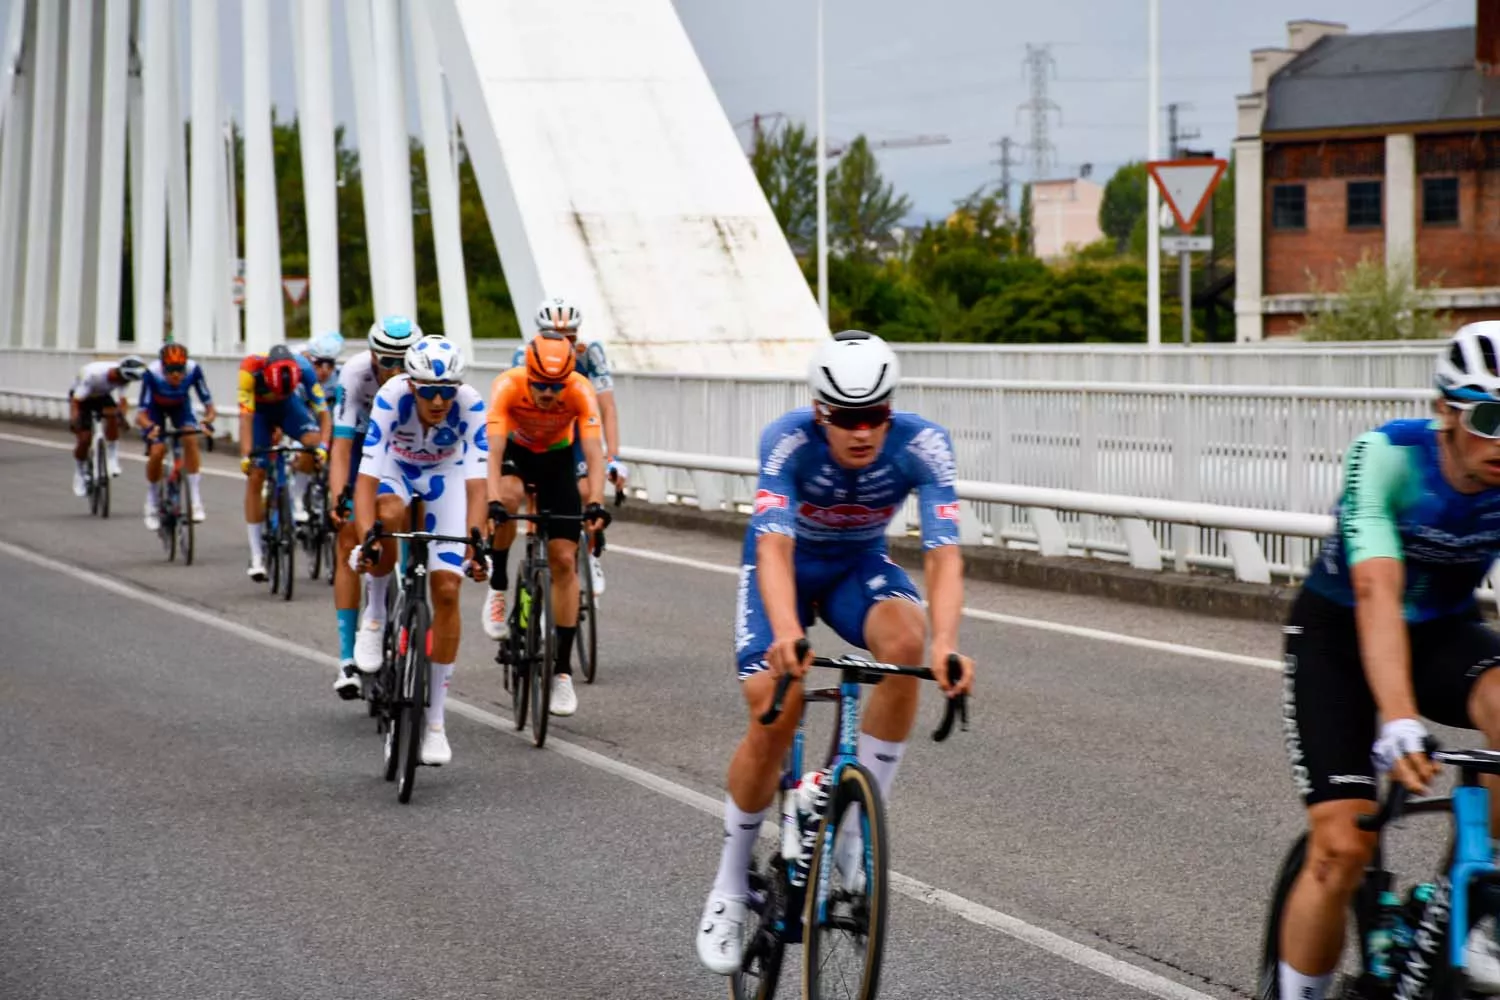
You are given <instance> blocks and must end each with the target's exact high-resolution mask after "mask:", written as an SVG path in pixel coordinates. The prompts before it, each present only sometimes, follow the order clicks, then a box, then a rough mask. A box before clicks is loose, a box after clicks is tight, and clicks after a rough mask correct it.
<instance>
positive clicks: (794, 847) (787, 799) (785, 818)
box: [781, 785, 802, 862]
mask: <svg viewBox="0 0 1500 1000" xmlns="http://www.w3.org/2000/svg"><path fill="white" fill-rule="evenodd" d="M797 803H798V795H797V786H796V785H793V786H792V787H791V788H788V789H786V790H785V791H783V792H782V793H781V856H782V857H783V858H785V859H786V860H787V861H790V862H797V861H800V860H802V829H801V824H800V823H799V822H798V818H797V812H798V807H797Z"/></svg>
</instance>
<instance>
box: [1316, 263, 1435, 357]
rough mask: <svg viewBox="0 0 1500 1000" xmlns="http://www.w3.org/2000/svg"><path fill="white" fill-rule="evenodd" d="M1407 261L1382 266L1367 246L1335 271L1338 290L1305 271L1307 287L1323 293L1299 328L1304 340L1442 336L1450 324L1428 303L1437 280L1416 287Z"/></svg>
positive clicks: (1318, 294)
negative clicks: (1325, 287) (1328, 289)
mask: <svg viewBox="0 0 1500 1000" xmlns="http://www.w3.org/2000/svg"><path fill="white" fill-rule="evenodd" d="M1411 273H1412V270H1411V267H1410V266H1409V263H1408V262H1406V261H1399V260H1398V261H1396V262H1395V263H1394V266H1393V267H1391V268H1389V269H1387V267H1386V263H1385V261H1384V260H1382V259H1381V258H1380V257H1379V256H1377V255H1374V254H1371V253H1369V252H1368V251H1367V252H1366V253H1365V254H1364V256H1362V257H1361V258H1360V260H1359V263H1358V264H1355V265H1354V266H1353V267H1349V268H1345V269H1344V270H1343V271H1341V272H1340V273H1339V276H1338V284H1339V291H1338V292H1336V293H1334V294H1333V295H1329V294H1328V293H1325V292H1323V291H1321V290H1320V289H1319V287H1318V283H1317V281H1316V280H1315V279H1314V278H1313V277H1312V275H1311V274H1309V275H1308V288H1309V290H1310V291H1311V292H1312V293H1313V294H1314V295H1315V296H1318V297H1319V298H1322V299H1323V302H1322V303H1321V307H1320V308H1319V310H1318V311H1317V312H1315V313H1313V315H1312V317H1311V318H1310V319H1309V320H1308V321H1307V322H1306V323H1305V324H1303V326H1302V327H1301V329H1300V330H1299V331H1298V332H1299V333H1301V334H1302V336H1303V337H1304V338H1306V339H1307V340H1416V339H1423V338H1430V337H1441V336H1443V334H1444V333H1446V332H1447V330H1448V328H1449V327H1450V326H1451V322H1450V317H1449V316H1448V314H1447V313H1444V312H1439V311H1438V310H1437V309H1435V308H1434V307H1433V306H1432V304H1431V303H1432V300H1431V295H1430V293H1431V292H1432V291H1434V290H1435V289H1436V288H1437V285H1436V283H1434V284H1431V285H1428V286H1427V287H1425V288H1418V287H1417V285H1416V282H1415V281H1414V280H1413V279H1412V277H1411Z"/></svg>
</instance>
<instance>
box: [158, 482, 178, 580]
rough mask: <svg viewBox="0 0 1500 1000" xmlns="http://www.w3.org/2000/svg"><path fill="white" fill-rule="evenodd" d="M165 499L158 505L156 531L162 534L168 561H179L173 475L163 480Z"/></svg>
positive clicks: (175, 494) (162, 544)
mask: <svg viewBox="0 0 1500 1000" xmlns="http://www.w3.org/2000/svg"><path fill="white" fill-rule="evenodd" d="M162 490H163V491H164V494H163V495H164V499H163V500H162V502H160V503H158V504H157V505H156V518H157V523H158V524H159V525H160V527H158V528H157V529H156V533H157V534H158V535H160V536H161V547H162V548H164V549H166V550H167V562H176V561H177V516H176V514H175V513H174V512H175V511H176V510H177V484H176V483H174V482H172V477H171V476H170V475H168V476H167V478H166V479H164V480H162Z"/></svg>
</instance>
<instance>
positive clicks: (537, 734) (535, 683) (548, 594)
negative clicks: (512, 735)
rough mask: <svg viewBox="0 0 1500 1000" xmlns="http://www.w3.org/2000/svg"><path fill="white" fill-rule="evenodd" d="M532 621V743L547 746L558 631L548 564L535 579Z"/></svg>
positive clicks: (528, 640) (529, 645)
mask: <svg viewBox="0 0 1500 1000" xmlns="http://www.w3.org/2000/svg"><path fill="white" fill-rule="evenodd" d="M532 586H533V587H534V588H535V590H534V592H533V594H532V601H531V621H530V623H529V627H528V628H527V630H526V647H527V650H528V652H529V654H530V655H529V656H528V657H527V660H528V662H529V663H530V664H531V742H532V743H533V744H535V745H536V746H538V747H540V746H541V745H543V744H544V743H546V742H547V723H548V722H549V721H550V720H551V715H552V672H553V671H554V670H555V669H556V667H557V629H556V628H555V627H554V626H553V624H552V569H551V567H549V566H548V565H547V564H546V563H545V562H544V563H542V564H541V565H540V566H538V567H537V570H536V576H535V577H533V578H532Z"/></svg>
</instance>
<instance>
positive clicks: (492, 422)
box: [485, 372, 515, 500]
mask: <svg viewBox="0 0 1500 1000" xmlns="http://www.w3.org/2000/svg"><path fill="white" fill-rule="evenodd" d="M513 385H515V382H514V381H513V380H512V379H509V378H507V377H506V375H505V373H503V372H502V373H501V374H500V375H499V376H498V377H496V379H495V381H494V384H493V387H492V389H491V390H490V408H489V412H488V413H487V414H486V415H485V435H486V437H488V439H489V447H490V448H492V449H494V453H495V454H494V458H493V459H491V460H490V461H489V462H487V463H485V464H486V470H485V478H486V480H487V481H488V483H489V499H491V500H499V499H500V467H501V465H502V464H504V457H505V445H506V443H507V442H508V441H510V432H511V430H512V426H511V417H510V407H511V400H512V396H513V393H514V390H513V389H512V388H511V386H513Z"/></svg>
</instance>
